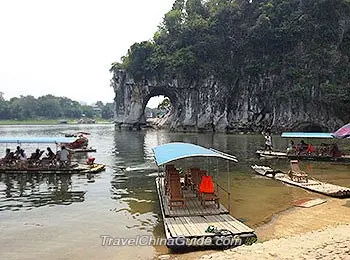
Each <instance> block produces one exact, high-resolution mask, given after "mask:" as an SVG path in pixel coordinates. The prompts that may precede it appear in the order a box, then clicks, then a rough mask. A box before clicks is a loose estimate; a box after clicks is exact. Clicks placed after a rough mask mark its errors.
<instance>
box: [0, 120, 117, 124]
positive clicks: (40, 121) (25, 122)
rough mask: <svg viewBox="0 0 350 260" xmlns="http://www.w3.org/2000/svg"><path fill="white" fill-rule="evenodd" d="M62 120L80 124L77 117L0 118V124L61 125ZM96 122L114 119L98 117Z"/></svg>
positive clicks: (107, 121)
mask: <svg viewBox="0 0 350 260" xmlns="http://www.w3.org/2000/svg"><path fill="white" fill-rule="evenodd" d="M61 121H66V122H67V124H78V123H77V122H78V120H77V119H69V120H59V119H30V120H0V125H59V124H63V123H61ZM95 121H96V122H95V123H96V124H111V123H113V121H112V120H105V119H96V120H95Z"/></svg>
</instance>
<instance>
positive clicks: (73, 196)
mask: <svg viewBox="0 0 350 260" xmlns="http://www.w3.org/2000/svg"><path fill="white" fill-rule="evenodd" d="M72 131H86V132H90V133H91V136H90V137H89V144H90V145H91V146H93V147H94V148H96V149H97V152H96V153H91V154H90V155H92V156H94V157H95V158H96V162H101V163H104V164H106V166H107V167H106V171H104V172H102V173H99V174H96V175H47V174H46V175H45V174H27V175H14V174H1V175H0V231H1V234H2V235H1V237H0V259H7V260H9V259H152V258H153V257H154V255H157V254H164V253H168V251H167V248H166V247H165V246H157V247H154V246H151V245H150V246H103V245H102V242H103V238H104V237H107V236H108V237H113V238H136V237H143V238H146V237H150V238H158V237H160V238H163V237H164V231H163V225H162V219H161V214H160V208H159V204H158V200H157V194H156V191H155V182H154V179H155V176H156V175H157V167H156V165H155V163H154V161H153V154H152V147H154V146H156V145H159V144H163V143H167V142H173V141H180V142H190V143H194V144H199V145H202V146H205V147H213V148H215V149H217V150H220V151H224V152H227V153H230V154H233V155H235V156H237V157H238V159H239V163H237V164H234V163H230V165H229V167H230V173H229V174H230V180H231V185H230V186H231V192H232V195H231V205H230V206H231V213H232V215H233V216H235V217H236V218H239V219H240V220H241V221H243V222H245V223H246V224H247V225H248V226H250V227H253V228H254V227H257V226H259V225H261V224H263V223H264V222H267V221H269V220H270V219H271V217H272V216H273V215H274V214H277V213H278V212H281V211H283V210H286V209H288V208H290V207H291V206H292V204H293V201H294V200H297V199H301V198H305V197H318V196H319V195H315V194H313V193H308V192H306V191H304V190H301V189H298V188H295V187H290V186H285V185H283V184H281V183H278V182H276V181H273V180H268V179H264V178H261V177H258V176H256V175H253V174H252V172H251V170H250V168H249V166H250V165H251V164H255V163H260V164H265V165H272V166H274V167H278V168H279V169H283V170H285V169H287V168H288V162H287V161H285V160H280V161H264V162H261V161H259V160H258V158H256V156H255V150H256V149H257V148H259V147H261V146H263V143H264V140H263V137H262V136H261V135H239V134H237V135H226V134H213V133H203V134H197V133H196V134H195V133H169V132H166V131H154V130H145V131H132V132H128V131H120V130H116V129H115V128H114V126H113V125H107V124H106V125H51V126H0V136H7V137H15V136H21V137H29V136H30V137H35V136H48V137H52V136H58V135H60V134H61V133H62V132H72ZM287 141H288V140H283V139H281V138H280V137H278V136H273V144H274V148H276V149H284V148H285V147H286V146H287ZM15 146H16V145H14V144H7V145H6V144H0V151H4V152H5V149H6V148H7V147H8V148H11V149H15ZM37 146H38V145H27V146H24V145H23V148H24V149H25V150H26V151H27V153H29V152H31V151H34V150H35V149H36V148H37ZM39 148H41V149H45V148H46V146H44V147H39ZM4 152H3V153H4ZM1 156H3V154H2V153H1ZM79 159H80V160H85V158H77V160H79ZM193 163H194V164H201V166H202V167H203V168H207V169H208V170H209V171H212V172H215V176H214V177H215V179H216V180H217V181H218V182H219V183H220V184H221V185H222V186H225V185H226V186H227V177H226V176H227V173H226V166H227V165H226V162H222V161H216V160H214V161H213V160H204V161H198V159H197V160H196V161H193ZM302 168H303V169H305V170H306V171H308V172H309V173H310V175H312V177H315V178H317V179H321V180H325V181H329V182H332V183H335V184H340V185H343V186H349V187H350V176H349V173H350V167H349V165H342V164H337V163H325V162H323V163H318V162H303V163H302ZM216 169H218V171H217V170H216ZM226 186H225V187H226ZM222 201H223V203H226V204H227V201H226V200H225V199H224V198H223V200H222Z"/></svg>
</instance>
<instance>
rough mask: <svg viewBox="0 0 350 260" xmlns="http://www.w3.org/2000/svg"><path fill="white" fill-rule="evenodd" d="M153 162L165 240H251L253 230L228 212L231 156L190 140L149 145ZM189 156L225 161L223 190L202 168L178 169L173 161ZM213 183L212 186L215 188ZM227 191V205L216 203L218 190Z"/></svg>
mask: <svg viewBox="0 0 350 260" xmlns="http://www.w3.org/2000/svg"><path fill="white" fill-rule="evenodd" d="M153 152H154V158H155V162H156V164H157V166H158V167H159V168H161V169H160V170H159V171H158V177H157V178H156V186H157V193H158V197H159V203H160V207H161V211H162V216H163V223H164V230H165V235H166V244H167V246H168V247H169V248H171V249H181V248H183V247H198V246H201V247H225V248H228V247H234V246H239V245H243V244H247V245H248V244H252V243H254V242H255V241H256V240H257V239H256V235H255V233H254V230H253V229H251V228H249V227H248V226H246V225H244V224H243V223H241V222H240V221H239V220H237V219H235V218H234V217H232V216H231V215H230V195H231V193H230V175H229V162H230V161H233V162H237V158H236V157H235V156H232V155H229V154H226V153H223V152H220V151H217V150H214V149H207V148H204V147H202V146H198V145H194V144H190V143H168V144H164V145H160V146H157V147H154V148H153ZM189 158H202V159H203V158H217V159H224V160H226V161H227V168H228V181H227V183H228V185H227V190H226V189H225V188H223V187H221V186H220V185H219V184H218V183H214V182H213V181H212V176H211V175H210V174H209V173H208V172H207V171H206V170H203V169H200V168H194V167H192V168H191V167H189V168H187V169H184V170H182V169H181V170H178V169H177V168H176V167H175V165H174V164H173V163H175V162H176V163H179V162H180V161H181V160H185V165H187V163H188V160H186V159H189ZM215 185H216V189H215ZM219 189H220V191H221V192H224V193H226V194H227V196H228V197H227V202H228V206H227V208H226V207H224V206H223V205H222V204H221V203H220V198H219V196H218V191H219Z"/></svg>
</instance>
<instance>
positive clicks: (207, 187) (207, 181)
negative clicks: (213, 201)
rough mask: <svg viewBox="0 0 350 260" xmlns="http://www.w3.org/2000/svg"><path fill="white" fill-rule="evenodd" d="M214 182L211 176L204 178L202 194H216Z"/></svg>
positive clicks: (200, 185)
mask: <svg viewBox="0 0 350 260" xmlns="http://www.w3.org/2000/svg"><path fill="white" fill-rule="evenodd" d="M214 191H215V189H214V182H213V178H212V177H211V176H206V175H205V176H203V177H202V181H201V183H200V184H199V192H200V193H214Z"/></svg>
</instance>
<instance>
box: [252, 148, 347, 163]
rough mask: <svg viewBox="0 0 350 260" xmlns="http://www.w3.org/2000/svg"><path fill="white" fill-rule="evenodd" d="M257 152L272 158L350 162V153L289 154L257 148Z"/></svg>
mask: <svg viewBox="0 0 350 260" xmlns="http://www.w3.org/2000/svg"><path fill="white" fill-rule="evenodd" d="M256 154H257V155H258V156H260V157H263V158H271V159H274V158H275V159H291V160H294V159H297V160H312V161H335V162H350V155H342V156H340V157H333V156H327V155H324V156H322V155H308V154H300V155H298V154H288V153H286V152H279V151H267V150H257V151H256Z"/></svg>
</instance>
